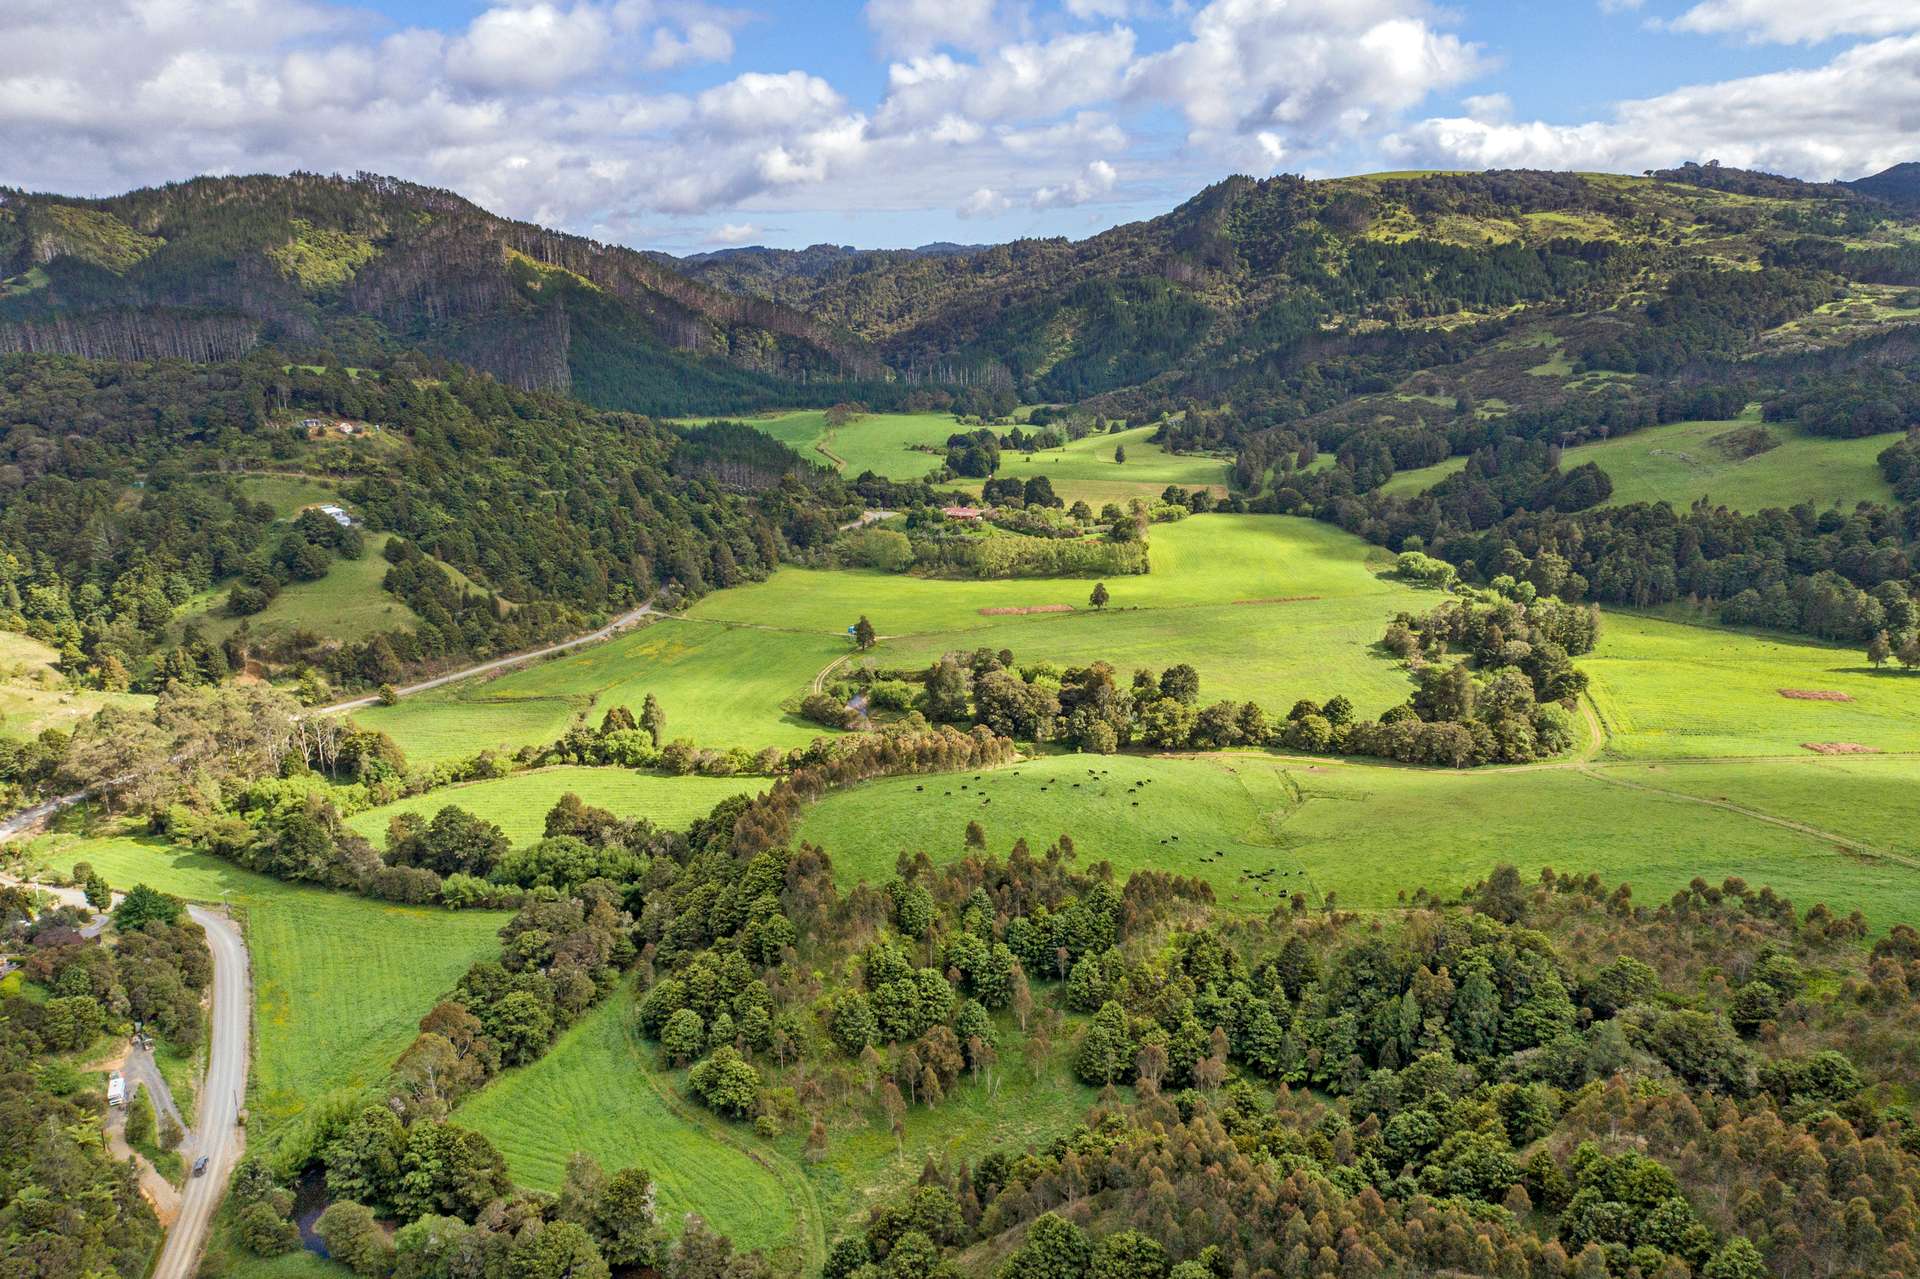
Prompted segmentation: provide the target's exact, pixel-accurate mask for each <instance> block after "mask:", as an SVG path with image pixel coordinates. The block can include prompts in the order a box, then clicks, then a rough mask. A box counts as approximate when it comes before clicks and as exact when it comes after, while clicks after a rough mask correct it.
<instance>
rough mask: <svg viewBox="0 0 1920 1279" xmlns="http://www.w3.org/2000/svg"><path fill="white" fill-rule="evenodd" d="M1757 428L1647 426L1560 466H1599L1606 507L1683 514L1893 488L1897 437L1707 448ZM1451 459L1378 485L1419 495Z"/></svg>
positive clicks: (1809, 438)
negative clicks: (1742, 449) (1886, 470)
mask: <svg viewBox="0 0 1920 1279" xmlns="http://www.w3.org/2000/svg"><path fill="white" fill-rule="evenodd" d="M1758 425H1761V423H1760V419H1759V417H1758V416H1757V415H1754V416H1748V417H1741V418H1735V419H1731V420H1727V421H1717V422H1671V423H1668V424H1667V425H1665V426H1650V427H1647V428H1645V429H1644V430H1639V431H1634V432H1632V433H1631V434H1628V435H1622V436H1620V437H1619V438H1617V439H1611V440H1604V441H1601V442H1599V443H1596V444H1581V445H1578V446H1576V447H1574V448H1570V449H1568V450H1567V451H1566V452H1565V453H1563V454H1562V455H1561V460H1560V465H1561V467H1562V469H1567V468H1571V467H1575V466H1582V465H1584V464H1586V463H1588V462H1594V463H1598V464H1599V467H1600V469H1601V470H1603V471H1605V472H1606V473H1607V476H1608V478H1609V479H1611V480H1612V481H1613V496H1612V497H1611V498H1609V499H1608V500H1607V505H1609V506H1627V505H1630V504H1631V503H1634V502H1666V503H1668V504H1669V505H1671V506H1672V507H1673V508H1674V509H1675V510H1677V511H1680V510H1685V509H1686V508H1687V507H1688V506H1690V505H1692V504H1693V502H1694V501H1695V500H1696V499H1698V498H1701V497H1705V498H1707V499H1708V500H1709V501H1710V502H1712V503H1713V504H1714V505H1715V506H1725V507H1728V508H1730V509H1732V510H1736V511H1761V510H1766V509H1768V508H1770V507H1777V508H1781V509H1785V508H1787V507H1790V506H1794V505H1796V504H1798V503H1801V502H1806V503H1809V504H1810V505H1812V506H1814V507H1815V508H1825V507H1829V506H1835V505H1838V506H1840V507H1842V508H1844V509H1851V508H1852V506H1853V504H1854V503H1855V502H1885V501H1889V500H1891V499H1892V496H1893V490H1892V488H1891V486H1889V485H1888V483H1887V481H1886V477H1885V476H1883V475H1882V474H1881V473H1880V467H1879V464H1878V462H1876V461H1875V459H1876V458H1878V457H1879V456H1880V453H1881V451H1882V450H1883V449H1885V448H1886V447H1887V446H1888V445H1889V444H1893V443H1895V442H1897V441H1898V440H1899V439H1900V436H1899V435H1898V434H1897V433H1896V434H1891V435H1873V436H1868V437H1867V438H1865V439H1859V440H1830V439H1825V438H1822V437H1820V436H1816V435H1808V434H1806V433H1805V432H1803V431H1801V430H1800V429H1799V428H1797V427H1795V426H1792V425H1789V424H1786V423H1770V424H1767V428H1766V429H1767V430H1768V431H1770V432H1772V433H1773V435H1774V436H1775V437H1776V438H1778V439H1779V441H1780V443H1779V445H1778V446H1777V447H1775V448H1771V449H1768V450H1767V451H1766V452H1764V453H1759V454H1756V455H1754V456H1753V457H1747V458H1733V457H1729V456H1727V455H1726V453H1725V452H1724V451H1722V450H1721V449H1720V448H1718V447H1717V446H1715V445H1714V444H1712V443H1711V441H1712V440H1713V439H1714V437H1716V436H1720V435H1724V434H1726V433H1727V432H1729V431H1734V430H1738V429H1740V428H1742V427H1751V426H1758ZM1466 464H1467V461H1466V459H1465V458H1460V457H1450V458H1448V459H1446V460H1445V461H1444V462H1438V463H1435V464H1434V465H1433V466H1425V467H1421V468H1419V469H1418V470H1412V471H1401V472H1399V473H1398V474H1396V475H1395V476H1394V477H1393V478H1392V479H1390V480H1388V481H1387V482H1386V483H1385V484H1384V485H1382V486H1381V492H1383V493H1388V494H1393V495H1397V496H1410V495H1412V494H1416V493H1424V492H1425V491H1426V490H1428V489H1430V488H1432V487H1433V486H1434V485H1436V484H1438V483H1439V482H1440V481H1441V480H1443V479H1446V478H1447V477H1448V476H1449V475H1453V474H1455V473H1457V472H1459V471H1460V470H1462V469H1464V468H1465V467H1466Z"/></svg>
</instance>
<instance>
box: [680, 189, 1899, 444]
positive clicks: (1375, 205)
mask: <svg viewBox="0 0 1920 1279" xmlns="http://www.w3.org/2000/svg"><path fill="white" fill-rule="evenodd" d="M1915 234H1916V227H1915V224H1914V222H1913V220H1912V216H1911V214H1910V213H1909V212H1902V211H1901V210H1900V209H1899V208H1898V207H1896V206H1895V205H1894V204H1893V203H1891V202H1889V201H1887V200H1883V199H1880V198H1876V195H1875V194H1868V193H1866V192H1863V191H1860V190H1855V189H1853V188H1850V187H1848V186H1845V185H1841V184H1814V183H1805V182H1798V181H1795V180H1791V179H1783V178H1778V177H1775V176H1773V175H1768V174H1756V173H1748V172H1745V171H1742V170H1736V169H1730V168H1722V167H1720V166H1718V165H1689V166H1686V167H1684V168H1681V169H1675V170H1668V171H1663V172H1662V173H1660V174H1658V175H1655V176H1653V177H1650V178H1634V177H1624V176H1617V175H1604V174H1567V173H1542V172H1528V171H1516V172H1492V173H1482V174H1406V175H1383V176H1373V177H1356V178H1342V179H1336V180H1331V181H1307V180H1304V179H1300V178H1294V177H1276V178H1272V179H1268V180H1265V181H1255V180H1253V179H1249V178H1244V177H1236V178H1230V179H1227V180H1226V181H1223V182H1220V183H1218V184H1216V185H1214V186H1211V187H1209V188H1207V189H1206V190H1205V191H1202V192H1201V193H1199V194H1198V195H1196V196H1195V197H1193V198H1192V199H1191V200H1189V201H1187V202H1186V203H1185V204H1183V205H1181V206H1180V207H1178V208H1176V209H1174V210H1172V211H1171V212H1169V213H1167V214H1165V215H1163V216H1161V217H1157V218H1154V219H1152V220H1150V221H1146V222H1140V223H1135V224H1132V225H1128V226H1121V227H1116V228H1114V229H1113V230H1111V231H1107V232H1105V233H1103V234H1101V235H1097V236H1094V237H1092V238H1091V239H1087V240H1083V241H1067V240H1061V239H1054V240H1025V241H1019V242H1016V243H1012V244H1006V245H999V246H996V247H993V248H990V249H986V250H984V251H980V252H975V253H970V254H965V255H945V256H940V255H927V254H920V255H860V256H853V257H848V258H844V259H841V260H837V261H832V262H826V263H824V264H822V266H823V269H819V270H813V271H794V272H789V273H786V274H783V275H781V276H779V277H778V278H769V277H767V276H764V275H759V276H756V275H752V274H746V273H739V272H735V273H733V274H731V275H726V276H719V275H716V276H715V277H714V278H715V280H716V282H721V283H726V284H728V285H729V286H731V287H737V288H742V289H746V290H749V291H753V292H757V293H758V294H760V295H762V296H765V297H768V298H772V299H777V300H779V301H781V302H784V303H786V304H788V305H791V306H793V307H795V308H796V309H800V310H805V311H807V312H809V313H810V314H812V315H814V316H815V317H816V318H817V319H819V320H820V321H822V322H824V323H828V324H832V325H835V326H839V327H844V328H845V329H847V330H848V331H850V332H852V333H855V334H857V335H859V336H861V337H863V338H866V339H869V340H871V341H872V342H873V343H875V344H876V346H877V347H878V348H879V350H880V351H881V352H882V353H883V354H884V355H885V357H886V359H887V361H888V363H889V364H891V365H892V366H893V367H894V368H896V369H898V370H902V371H911V372H914V373H917V374H921V375H928V376H934V377H937V378H944V379H952V380H978V379H982V378H985V379H1000V380H1002V381H1005V382H1009V383H1010V384H1011V385H1012V387H1013V389H1014V390H1015V391H1016V392H1017V393H1018V394H1019V395H1020V396H1022V397H1023V398H1029V399H1037V400H1047V401H1084V400H1087V399H1088V398H1090V397H1106V402H1105V403H1104V404H1103V405H1102V406H1101V407H1105V408H1108V409H1109V410H1110V411H1115V412H1119V413H1122V414H1126V415H1129V416H1132V415H1138V414H1139V413H1140V412H1142V411H1143V410H1144V411H1149V412H1150V411H1153V410H1155V409H1158V408H1163V407H1175V406H1177V405H1178V404H1181V403H1184V401H1185V400H1187V399H1201V400H1211V401H1221V400H1229V399H1230V400H1231V401H1232V402H1233V403H1234V404H1235V405H1236V407H1238V408H1240V409H1241V410H1242V411H1243V412H1244V411H1247V410H1253V411H1255V412H1259V411H1262V410H1266V409H1272V410H1273V411H1275V412H1276V413H1278V414H1279V415H1280V416H1281V417H1283V418H1284V417H1292V416H1298V415H1299V414H1300V413H1303V412H1312V411H1316V410H1318V409H1321V408H1324V407H1326V406H1327V405H1329V404H1331V403H1333V402H1335V401H1336V400H1338V399H1339V398H1342V397H1344V396H1348V395H1351V394H1354V393H1356V392H1364V391H1366V390H1368V389H1375V388H1374V384H1378V383H1381V382H1383V380H1388V381H1397V380H1399V379H1400V378H1402V377H1404V376H1406V375H1407V374H1408V373H1411V372H1412V371H1414V370H1417V369H1420V368H1428V367H1440V366H1446V365H1451V364H1454V363H1457V362H1458V361H1459V360H1460V359H1461V358H1462V357H1463V355H1464V354H1466V353H1468V352H1471V351H1472V350H1475V349H1477V348H1479V347H1481V346H1483V345H1485V344H1487V343H1489V342H1491V341H1492V340H1494V339H1497V338H1498V337H1500V336H1501V334H1500V333H1499V332H1498V331H1497V330H1494V329H1491V328H1489V327H1488V326H1491V325H1495V324H1498V323H1499V322H1500V321H1502V320H1505V319H1508V318H1511V317H1514V316H1517V315H1524V316H1525V317H1526V318H1527V319H1528V320H1529V321H1543V322H1547V323H1549V324H1551V325H1553V326H1554V330H1555V332H1556V333H1559V334H1561V335H1562V336H1564V337H1565V338H1566V340H1567V341H1568V342H1569V343H1570V345H1572V346H1574V347H1575V348H1579V349H1586V348H1600V347H1606V346H1621V345H1625V346H1626V347H1628V348H1632V349H1634V350H1635V351H1636V355H1637V352H1638V348H1640V347H1641V346H1642V345H1645V344H1646V338H1645V335H1644V330H1646V329H1647V328H1649V327H1650V317H1652V319H1653V320H1657V319H1658V318H1659V317H1660V312H1661V309H1662V307H1663V306H1668V305H1670V306H1671V307H1680V308H1693V309H1698V299H1699V298H1700V297H1701V296H1703V295H1705V296H1709V297H1711V298H1712V299H1713V301H1712V310H1713V311H1714V312H1715V313H1716V314H1717V315H1718V316H1719V317H1721V321H1722V322H1723V327H1724V330H1725V331H1724V332H1722V333H1719V334H1717V335H1715V342H1714V347H1713V351H1712V352H1711V353H1712V354H1715V355H1728V356H1732V355H1740V354H1746V353H1748V352H1750V351H1751V350H1754V349H1758V348H1761V347H1764V346H1765V345H1766V343H1765V342H1763V341H1762V340H1761V339H1762V338H1763V337H1764V336H1765V335H1767V334H1768V333H1770V332H1771V331H1774V330H1777V329H1779V328H1780V326H1782V325H1785V324H1789V323H1790V322H1792V321H1794V320H1796V319H1798V318H1801V317H1804V316H1806V315H1808V314H1809V313H1811V312H1813V311H1814V310H1815V309H1816V308H1818V307H1820V306H1821V305H1822V304H1825V303H1827V302H1829V301H1832V300H1834V299H1836V298H1839V297H1843V296H1847V295H1848V293H1847V290H1848V287H1849V286H1850V285H1851V284H1854V283H1870V284H1875V285H1892V284H1901V283H1920V249H1916V247H1915V246H1916V240H1915V238H1914V237H1915ZM1762 265H1765V266H1766V267H1768V268H1769V269H1768V270H1766V271H1765V272H1759V271H1756V268H1758V267H1760V266H1762ZM1717 294H1725V297H1724V298H1723V299H1722V298H1719V297H1715V296H1714V295H1717ZM1669 298H1671V299H1675V300H1674V301H1673V302H1672V303H1670V304H1669V303H1667V299H1669ZM1723 302H1724V305H1723V304H1722V303H1723ZM1804 338H1805V335H1804V334H1790V335H1789V336H1788V337H1786V338H1778V339H1776V340H1777V341H1778V342H1781V343H1784V342H1789V341H1790V342H1794V343H1804ZM1691 354H1692V353H1680V354H1677V355H1676V356H1675V360H1674V362H1675V363H1676V364H1678V363H1680V362H1683V360H1684V359H1685V358H1690V356H1691ZM1314 367H1318V368H1319V369H1320V371H1321V372H1320V376H1319V377H1317V378H1316V377H1304V378H1303V376H1302V375H1303V371H1304V370H1307V369H1309V368H1314ZM1302 381H1304V382H1306V383H1308V385H1306V386H1304V387H1303V386H1301V385H1298V383H1300V382H1302ZM1322 381H1324V382H1325V383H1326V385H1325V386H1324V387H1322V386H1321V385H1320V383H1321V382H1322ZM1517 389H1518V390H1519V391H1521V392H1522V393H1538V394H1534V397H1533V398H1535V399H1546V398H1549V397H1547V396H1546V395H1545V394H1544V393H1546V392H1549V391H1552V390H1554V389H1555V388H1554V387H1553V386H1552V384H1551V383H1549V382H1546V381H1542V380H1539V379H1536V380H1535V382H1534V384H1532V385H1522V386H1520V387H1519V388H1517Z"/></svg>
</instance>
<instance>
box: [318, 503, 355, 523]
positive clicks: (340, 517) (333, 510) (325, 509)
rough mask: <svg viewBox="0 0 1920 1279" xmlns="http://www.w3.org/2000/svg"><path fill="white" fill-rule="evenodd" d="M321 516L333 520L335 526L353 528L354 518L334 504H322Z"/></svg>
mask: <svg viewBox="0 0 1920 1279" xmlns="http://www.w3.org/2000/svg"><path fill="white" fill-rule="evenodd" d="M320 514H322V515H324V516H326V517H327V518H328V519H330V520H332V521H333V522H334V523H335V524H338V525H339V526H340V527H341V528H352V527H353V516H351V515H348V514H347V513H346V512H345V511H344V510H342V509H341V508H340V507H338V506H335V505H334V504H333V503H332V502H322V503H321V504H320Z"/></svg>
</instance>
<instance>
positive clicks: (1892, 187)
mask: <svg viewBox="0 0 1920 1279" xmlns="http://www.w3.org/2000/svg"><path fill="white" fill-rule="evenodd" d="M1841 185H1843V186H1847V187H1851V188H1852V189H1853V190H1855V191H1858V192H1860V193H1861V194H1862V195H1870V196H1872V197H1874V198H1875V199H1877V200H1885V201H1886V202H1887V203H1889V204H1898V205H1903V206H1905V207H1907V208H1920V162H1915V161H1912V160H1908V161H1906V162H1904V163H1902V164H1896V165H1893V166H1892V167H1890V168H1886V169H1882V170H1880V172H1878V173H1875V174H1871V175H1869V176H1867V177H1864V178H1855V179H1854V180H1853V181H1851V182H1846V183H1842V184H1841Z"/></svg>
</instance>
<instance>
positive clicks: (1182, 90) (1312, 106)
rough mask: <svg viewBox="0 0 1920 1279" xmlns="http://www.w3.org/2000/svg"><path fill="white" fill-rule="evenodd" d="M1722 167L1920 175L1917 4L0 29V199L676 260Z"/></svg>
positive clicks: (663, 2) (1491, 1) (591, 15)
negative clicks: (512, 225)
mask: <svg viewBox="0 0 1920 1279" xmlns="http://www.w3.org/2000/svg"><path fill="white" fill-rule="evenodd" d="M1710 158H1718V159H1720V160H1721V161H1723V162H1725V163H1728V164H1738V165H1745V166H1753V167H1761V168H1767V169H1772V170H1775V171H1778V172H1784V173H1791V174H1796V175H1799V176H1803V177H1809V178H1833V177H1856V176H1859V175H1860V174H1863V173H1869V172H1873V171H1876V170H1878V169H1881V168H1884V167H1885V166H1887V165H1889V164H1892V163H1895V162H1898V161H1901V160H1907V159H1920V0H1455V2H1454V3H1449V4H1436V3H1426V2H1425V0H1210V2H1204V0H865V2H864V3H861V2H859V0H813V2H811V3H807V2H802V0H727V2H720V0H715V2H709V0H358V2H357V3H350V2H347V0H0V185H12V186H20V187H27V188H33V189H39V190H57V191H65V192H72V193H84V194H107V193H112V192H117V191H122V190H126V189H128V188H130V187H135V186H143V185H148V184H152V183H157V182H164V181H167V180H170V179H176V178H184V177H189V176H192V175H194V174H197V173H246V172H262V171H264V172H285V171H288V170H290V169H309V170H321V171H340V172H352V171H355V170H370V171H375V172H380V173H389V174H395V175H398V176H402V177H406V178H411V179H414V180H416V181H421V182H426V183H430V184H433V185H438V186H446V187H451V188H453V189H455V190H458V191H460V192H462V193H463V194H466V195H468V196H470V197H472V198H473V199H475V200H477V201H479V202H480V203H482V204H484V205H486V206H487V207H489V208H492V209H494V210H496V211H498V212H501V213H506V214H510V215H513V216H517V217H523V218H529V219H533V220H536V221H539V222H543V223H547V224H551V225H555V226H559V227H563V228H566V229H568V230H571V231H577V232H581V233H583V234H588V235H593V236H596V237H598V238H601V239H605V240H611V241H617V242H620V243H626V244H632V245H637V246H642V247H658V248H665V249H668V250H669V251H673V252H691V251H697V250H700V249H704V248H711V247H716V246H722V245H734V244H747V243H764V244H773V245H780V246H786V247H798V246H802V245H806V244H811V243H817V242H820V241H831V242H835V243H845V244H858V245H863V246H899V245H913V244H920V243H925V242H927V241H931V240H960V241H969V242H971V241H986V240H1003V239H1009V238H1012V237H1015V236H1022V235H1072V236H1081V235H1086V234H1090V233H1091V232H1093V231H1096V230H1099V229H1101V228H1103V227H1107V226H1111V225H1114V224H1115V223H1119V222H1125V221H1130V220H1132V219H1135V218H1140V217H1147V216H1151V215H1153V214H1155V213H1158V212H1161V211H1164V210H1165V209H1166V208H1168V207H1170V206H1172V205H1173V204H1176V203H1178V202H1179V201H1180V200H1182V199H1184V198H1186V197H1187V196H1188V195H1190V194H1192V192H1193V191H1195V190H1196V189H1198V188H1199V187H1201V186H1203V185H1205V184H1206V183H1208V182H1211V181H1213V180H1215V179H1217V178H1219V177H1222V176H1224V175H1226V174H1229V173H1235V172H1240V173H1253V174H1258V175H1267V174H1272V173H1280V172H1289V173H1305V174H1308V175H1310V176H1331V175H1337V174H1344V173H1361V172H1371V171H1377V170H1383V169H1407V168H1436V167H1444V168H1488V167H1507V166H1537V167H1546V168H1580V169H1605V170H1614V171H1625V172H1638V171H1639V170H1642V169H1645V168H1649V167H1654V166H1662V165H1668V164H1673V163H1676V162H1679V161H1682V160H1687V159H1700V160H1705V159H1710Z"/></svg>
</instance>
